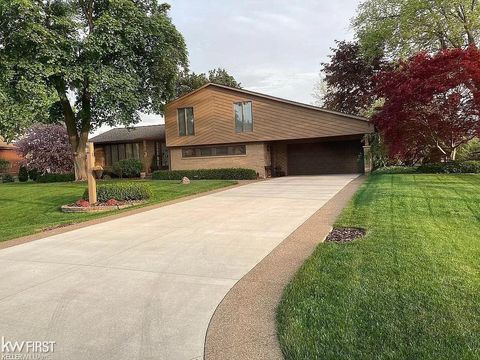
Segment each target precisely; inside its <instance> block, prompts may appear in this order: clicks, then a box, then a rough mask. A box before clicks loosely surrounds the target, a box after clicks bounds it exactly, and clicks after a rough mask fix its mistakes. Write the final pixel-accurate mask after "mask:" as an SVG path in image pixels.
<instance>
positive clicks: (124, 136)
mask: <svg viewBox="0 0 480 360" xmlns="http://www.w3.org/2000/svg"><path fill="white" fill-rule="evenodd" d="M144 139H146V140H165V125H163V124H161V125H147V126H137V127H130V128H115V129H111V130H108V131H106V132H104V133H103V134H100V135H97V136H94V137H93V138H91V139H90V140H89V141H92V142H94V143H109V142H111V143H115V142H130V141H138V140H144Z"/></svg>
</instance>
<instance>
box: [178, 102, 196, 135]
mask: <svg viewBox="0 0 480 360" xmlns="http://www.w3.org/2000/svg"><path fill="white" fill-rule="evenodd" d="M177 112H178V135H180V136H186V135H195V124H194V119H193V108H191V107H189V108H182V109H178V110H177Z"/></svg>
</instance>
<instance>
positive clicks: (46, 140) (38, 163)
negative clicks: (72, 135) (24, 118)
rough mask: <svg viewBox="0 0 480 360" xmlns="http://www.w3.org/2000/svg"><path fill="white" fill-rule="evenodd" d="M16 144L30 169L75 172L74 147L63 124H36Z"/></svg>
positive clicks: (43, 171)
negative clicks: (72, 147)
mask: <svg viewBox="0 0 480 360" xmlns="http://www.w3.org/2000/svg"><path fill="white" fill-rule="evenodd" d="M16 145H17V147H18V151H19V152H20V153H21V154H22V155H23V156H24V157H25V159H26V165H27V168H28V169H37V170H38V171H40V172H41V173H70V172H73V154H72V149H71V146H70V143H69V140H68V134H67V129H66V128H65V127H64V126H63V125H44V124H37V125H34V126H32V127H31V128H30V129H29V130H27V132H26V134H25V136H24V137H23V138H22V139H21V140H20V141H18V142H17V143H16Z"/></svg>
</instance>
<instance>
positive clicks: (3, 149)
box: [0, 136, 24, 175]
mask: <svg viewBox="0 0 480 360" xmlns="http://www.w3.org/2000/svg"><path fill="white" fill-rule="evenodd" d="M0 159H2V160H7V161H8V162H9V163H10V166H9V168H8V169H7V170H6V173H8V174H12V175H17V174H18V170H19V169H20V165H21V164H22V162H23V160H24V158H23V156H22V155H21V154H20V153H18V152H17V148H16V147H15V145H13V144H11V143H7V142H5V141H4V139H3V138H2V137H1V136H0Z"/></svg>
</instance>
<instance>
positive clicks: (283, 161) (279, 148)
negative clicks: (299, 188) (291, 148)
mask: <svg viewBox="0 0 480 360" xmlns="http://www.w3.org/2000/svg"><path fill="white" fill-rule="evenodd" d="M272 146H273V166H274V167H275V168H277V167H278V168H280V169H279V170H280V171H282V172H283V173H284V174H285V175H288V155H287V144H286V143H275V144H273V145H272ZM274 170H275V169H274Z"/></svg>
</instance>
